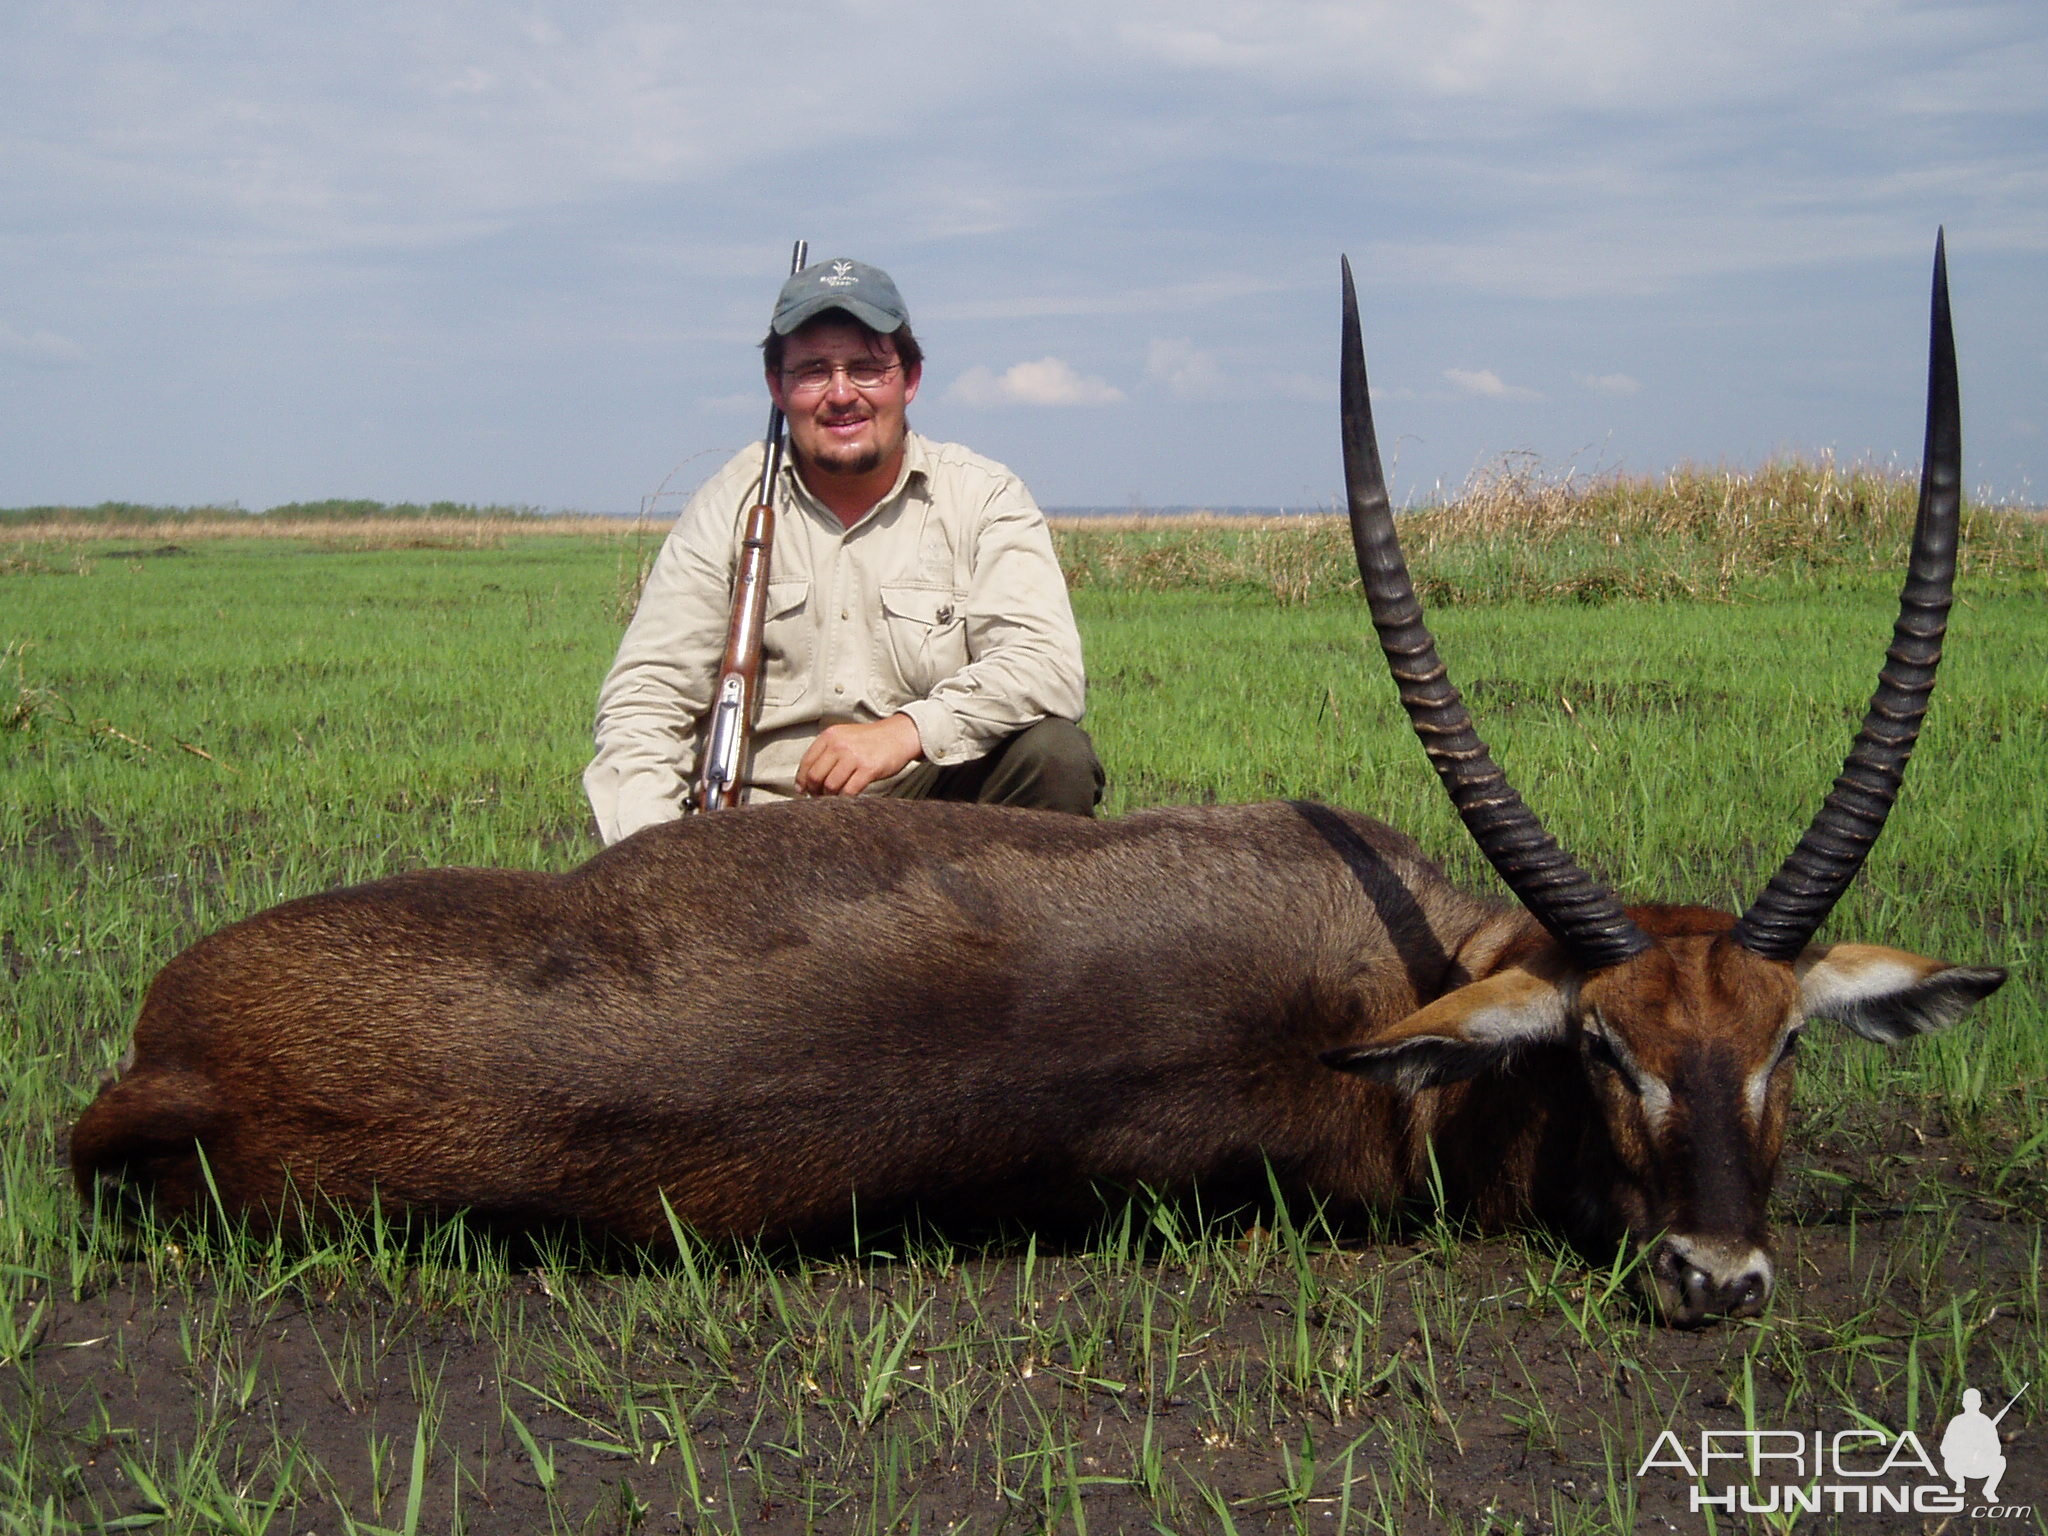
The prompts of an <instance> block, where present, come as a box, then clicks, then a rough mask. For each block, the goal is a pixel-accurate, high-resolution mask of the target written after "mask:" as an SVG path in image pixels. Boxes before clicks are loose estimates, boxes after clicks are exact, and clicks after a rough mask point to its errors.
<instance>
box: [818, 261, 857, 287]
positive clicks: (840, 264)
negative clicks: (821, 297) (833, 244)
mask: <svg viewBox="0 0 2048 1536" xmlns="http://www.w3.org/2000/svg"><path fill="white" fill-rule="evenodd" d="M818 281H819V282H821V283H824V284H826V285H827V286H829V287H833V288H850V287H852V286H853V285H854V284H855V283H857V282H859V281H860V279H859V278H857V277H855V276H854V275H853V263H852V262H850V261H835V262H833V263H832V271H831V275H829V276H827V277H821V278H819V279H818Z"/></svg>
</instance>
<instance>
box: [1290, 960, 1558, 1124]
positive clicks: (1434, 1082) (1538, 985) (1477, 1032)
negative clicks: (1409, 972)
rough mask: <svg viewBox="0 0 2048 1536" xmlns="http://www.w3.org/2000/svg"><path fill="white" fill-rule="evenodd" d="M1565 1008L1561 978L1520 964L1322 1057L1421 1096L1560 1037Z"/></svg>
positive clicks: (1329, 1063) (1325, 1062)
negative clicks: (1531, 970)
mask: <svg viewBox="0 0 2048 1536" xmlns="http://www.w3.org/2000/svg"><path fill="white" fill-rule="evenodd" d="M1567 1007H1568V1005H1567V1000H1566V997H1565V994H1564V991H1563V989H1562V988H1561V987H1560V985H1559V983H1558V982H1557V981H1555V980H1551V979H1548V978H1545V977H1542V976H1537V975H1535V974H1533V973H1531V972H1529V971H1526V970H1522V969H1520V968H1519V967H1516V968H1512V969H1509V970H1505V971H1502V972H1500V973H1499V974H1497V975H1494V976H1488V977H1486V978H1484V979H1483V980H1480V981H1475V982H1473V983H1472V984H1471V985H1469V986H1464V987H1460V988H1458V990H1457V991H1455V992H1447V993H1445V994H1444V995H1443V996H1442V997H1440V998H1438V999H1437V1000H1436V1001H1435V1002H1433V1003H1431V1004H1430V1005H1429V1006H1428V1007H1426V1008H1422V1009H1418V1010H1417V1011H1416V1012H1414V1013H1411V1014H1409V1015H1408V1017H1407V1018H1405V1019H1403V1020H1402V1021H1401V1022H1400V1023H1398V1024H1396V1025H1394V1026H1393V1027H1392V1028H1390V1029H1384V1030H1381V1031H1380V1032H1379V1033H1377V1034H1375V1035H1374V1036H1372V1038H1371V1039H1369V1040H1366V1041H1363V1042H1361V1043H1360V1044H1357V1045H1340V1046H1338V1047H1337V1048H1336V1049H1335V1050H1331V1051H1324V1052H1323V1054H1322V1056H1321V1058H1320V1059H1321V1061H1322V1063H1323V1065H1324V1066H1326V1067H1335V1068H1336V1069H1337V1070H1338V1071H1339V1072H1357V1073H1359V1074H1361V1075H1362V1076H1365V1077H1369V1078H1371V1079H1372V1080H1373V1081H1374V1082H1378V1083H1385V1084H1386V1085H1387V1086H1388V1087H1390V1088H1399V1089H1400V1090H1401V1091H1402V1092H1404V1093H1420V1092H1421V1091H1422V1090H1423V1089H1425V1088H1437V1087H1441V1086H1442V1085H1443V1084H1445V1083H1459V1082H1463V1081H1464V1080H1465V1079H1466V1078H1468V1077H1477V1076H1478V1075H1479V1074H1480V1073H1481V1072H1484V1071H1485V1070H1486V1069H1487V1068H1488V1067H1490V1066H1493V1065H1494V1064H1495V1063H1496V1062H1499V1061H1501V1060H1503V1059H1505V1058H1506V1057H1507V1056H1508V1055H1510V1054H1511V1053H1512V1052H1514V1051H1516V1050H1518V1049H1519V1048H1521V1047H1522V1046H1525V1045H1534V1044H1535V1043H1537V1042H1538V1041H1542V1040H1558V1039H1562V1038H1563V1037H1564V1032H1565V1015H1566V1012H1567Z"/></svg>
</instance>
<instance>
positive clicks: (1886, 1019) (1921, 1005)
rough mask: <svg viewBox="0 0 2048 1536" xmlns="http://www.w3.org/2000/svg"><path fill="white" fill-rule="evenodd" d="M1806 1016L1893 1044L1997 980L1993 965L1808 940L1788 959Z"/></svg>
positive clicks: (1943, 1024)
mask: <svg viewBox="0 0 2048 1536" xmlns="http://www.w3.org/2000/svg"><path fill="white" fill-rule="evenodd" d="M1792 969H1793V973H1794V974H1795V975H1797V976H1798V978H1799V993H1800V999H1801V1001H1802V1002H1803V1003H1804V1004H1805V1007H1806V1011H1807V1012H1808V1013H1809V1014H1818V1015H1819V1016H1820V1017H1822V1018H1825V1019H1838V1020H1840V1021H1841V1022H1842V1023H1844V1024H1846V1025H1848V1026H1849V1028H1851V1029H1853V1030H1855V1031H1856V1033H1857V1034H1859V1035H1861V1036H1863V1038H1864V1039H1866V1040H1875V1041H1877V1042H1878V1043H1879V1044H1880V1045H1897V1044H1898V1043H1899V1042H1900V1041H1901V1040H1906V1039H1910V1038H1911V1037H1912V1036H1914V1035H1924V1034H1926V1033H1928V1032H1929V1031H1930V1030H1936V1029H1946V1028H1947V1027H1948V1026H1949V1025H1951V1024H1953V1023H1955V1021H1956V1020H1957V1019H1960V1018H1961V1017H1962V1016H1963V1015H1964V1014H1966V1013H1968V1012H1969V1011H1970V1005H1971V1004H1972V1003H1974V1002H1976V1001H1977V1000H1978V999H1979V998H1982V997H1989V996H1990V995H1991V994H1992V993H1993V992H1996V991H1997V990H1998V989H1999V988H2000V987H2001V986H2003V985H2004V984H2005V967H2004V966H2000V965H1944V964H1942V962H1941V961H1939V960H1929V959H1927V958H1926V957H1924V956H1922V955H1909V954H1907V953H1906V952H1905V951H1904V950H1903V949H1886V948H1884V947H1883V946H1882V945H1878V944H1811V945H1808V946H1807V948H1806V949H1805V950H1804V951H1803V952H1802V953H1801V954H1800V956H1799V959H1798V960H1797V961H1796V962H1795V963H1794V965H1793V967H1792Z"/></svg>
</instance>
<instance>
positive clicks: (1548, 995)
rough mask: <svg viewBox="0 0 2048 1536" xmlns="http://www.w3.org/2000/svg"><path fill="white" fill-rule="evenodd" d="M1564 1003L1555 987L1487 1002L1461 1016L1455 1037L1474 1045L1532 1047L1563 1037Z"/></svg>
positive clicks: (1529, 990) (1535, 989)
mask: <svg viewBox="0 0 2048 1536" xmlns="http://www.w3.org/2000/svg"><path fill="white" fill-rule="evenodd" d="M1564 1020H1565V1001H1564V996H1563V994H1562V993H1560V992H1559V991H1558V990H1557V989H1556V988H1555V987H1532V988H1530V989H1528V990H1527V991H1526V992H1523V993H1522V994H1521V995H1520V996H1517V997H1513V998H1499V999H1489V1000H1487V1001H1486V1002H1484V1003H1481V1004H1480V1005H1479V1006H1478V1007H1476V1008H1474V1009H1473V1010H1472V1011H1471V1012H1470V1013H1467V1014H1466V1015H1465V1018H1464V1021H1463V1024H1462V1026H1461V1027H1460V1028H1459V1030H1458V1033H1457V1035H1455V1036H1453V1037H1452V1038H1454V1039H1456V1038H1463V1039H1465V1040H1467V1041H1469V1042H1471V1043H1472V1044H1474V1045H1533V1044H1535V1043H1536V1042H1537V1041H1539V1040H1555V1039H1559V1038H1560V1037H1562V1036H1563V1034H1564Z"/></svg>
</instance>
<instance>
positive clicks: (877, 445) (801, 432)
mask: <svg viewBox="0 0 2048 1536" xmlns="http://www.w3.org/2000/svg"><path fill="white" fill-rule="evenodd" d="M869 369H886V370H887V372H886V373H885V375H884V376H883V378H882V379H881V380H880V382H878V383H874V384H871V385H870V386H868V387H866V388H861V387H859V386H857V385H855V383H854V382H853V378H852V377H851V374H852V373H854V372H858V371H861V370H869ZM919 374H920V370H919V369H916V368H910V369H906V368H904V367H903V366H902V365H901V364H900V362H899V361H898V360H897V357H896V343H895V342H894V341H893V340H892V339H890V338H889V337H887V336H877V335H875V334H874V333H873V332H872V331H869V330H868V329H866V328H865V327H864V326H860V325H856V324H855V323H854V322H853V321H851V320H845V319H841V318H839V317H838V316H836V315H828V316H826V317H824V318H822V319H818V320H813V321H812V322H811V323H810V324H809V325H806V326H804V327H802V328H801V329H800V330H798V331H797V332H796V333H795V334H794V335H792V336H791V337H790V338H789V340H788V341H787V342H786V343H784V345H783V350H782V371H781V373H780V374H775V373H771V374H769V375H768V392H769V394H770V395H771V396H773V397H774V400H775V403H776V404H777V405H779V406H781V407H782V414H783V415H784V416H785V417H786V418H787V419H788V421H789V441H790V446H791V447H792V448H793V449H795V451H796V458H797V463H798V464H799V465H801V466H803V467H804V468H806V469H817V470H822V471H823V472H824V473H826V474H832V475H864V474H867V473H869V472H871V471H873V470H877V469H881V468H883V467H884V466H889V467H892V468H893V466H894V465H895V463H896V460H897V456H898V455H899V454H901V453H902V451H903V439H904V434H905V433H906V432H907V431H908V430H909V426H908V423H907V422H906V421H905V419H904V408H905V407H906V406H908V405H909V404H910V402H911V401H912V400H915V399H916V398H917V383H918V378H919Z"/></svg>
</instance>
